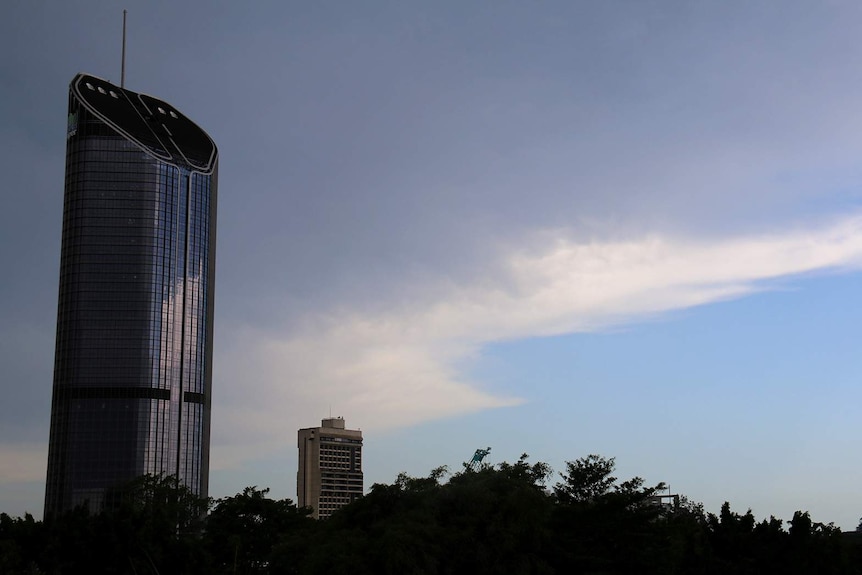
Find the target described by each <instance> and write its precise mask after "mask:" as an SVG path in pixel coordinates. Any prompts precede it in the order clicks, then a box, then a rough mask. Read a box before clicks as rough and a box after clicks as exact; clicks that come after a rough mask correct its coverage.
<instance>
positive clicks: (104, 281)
mask: <svg viewBox="0 0 862 575" xmlns="http://www.w3.org/2000/svg"><path fill="white" fill-rule="evenodd" d="M217 166H218V151H217V149H216V146H215V144H214V143H213V141H212V140H211V139H210V137H209V136H208V135H207V134H206V133H205V132H204V131H203V130H201V129H200V128H199V127H198V126H197V125H195V124H194V123H193V122H192V121H191V120H189V119H188V118H187V117H186V116H185V115H183V114H182V113H181V112H180V111H179V110H177V108H175V107H174V106H172V105H170V104H168V103H167V102H164V101H162V100H159V99H157V98H153V97H151V96H147V95H144V94H138V93H135V92H132V91H130V90H126V89H123V88H121V87H118V86H114V85H112V84H110V83H108V82H106V81H105V80H101V79H99V78H95V77H93V76H88V75H83V74H79V75H77V76H75V78H74V79H73V80H72V83H71V85H70V86H69V115H68V126H67V133H66V183H65V194H64V205H63V236H62V248H61V256H60V290H59V304H58V309H57V339H56V350H55V356H54V395H53V402H52V406H51V435H50V443H49V448H48V475H47V484H46V493H45V514H46V517H47V516H49V515H51V514H55V513H59V512H62V511H65V510H68V509H70V508H72V507H74V506H76V505H79V504H83V503H85V502H86V503H88V505H89V508H90V510H91V512H93V511H98V510H100V509H102V508H104V507H105V506H110V505H112V501H113V497H114V495H115V494H117V493H118V491H117V490H118V489H120V488H121V487H122V486H123V485H124V484H127V483H128V482H129V481H130V480H132V479H134V478H135V477H138V476H140V475H143V474H156V475H166V476H167V475H174V476H177V477H178V478H179V480H180V481H181V482H182V483H183V484H185V485H186V486H188V487H189V488H190V489H191V490H192V491H193V492H194V493H196V494H198V495H200V496H206V495H207V490H208V489H207V488H208V475H209V435H210V399H211V398H210V389H211V384H212V335H213V280H214V273H215V231H216V188H217V170H218V168H217Z"/></svg>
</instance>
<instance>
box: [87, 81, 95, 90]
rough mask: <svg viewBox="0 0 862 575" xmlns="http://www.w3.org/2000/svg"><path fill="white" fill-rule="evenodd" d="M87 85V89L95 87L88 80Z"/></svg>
mask: <svg viewBox="0 0 862 575" xmlns="http://www.w3.org/2000/svg"><path fill="white" fill-rule="evenodd" d="M87 87H88V88H89V89H91V90H95V88H94V87H93V85H92V84H91V83H89V82H87Z"/></svg>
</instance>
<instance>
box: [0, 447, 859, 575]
mask: <svg viewBox="0 0 862 575" xmlns="http://www.w3.org/2000/svg"><path fill="white" fill-rule="evenodd" d="M528 459H529V458H528V457H527V456H526V455H523V456H521V458H520V459H519V460H518V461H517V462H515V463H506V462H504V463H500V464H498V465H489V464H483V465H481V466H478V467H477V468H476V469H470V468H465V469H463V470H462V471H460V472H458V473H455V474H451V475H450V473H449V470H448V469H447V468H445V467H438V468H436V469H434V470H432V471H431V472H430V473H429V474H428V475H427V476H425V477H411V476H409V475H407V474H404V473H402V474H399V475H398V477H397V478H396V479H395V481H394V482H393V483H392V484H382V483H381V484H375V485H373V486H372V487H371V489H370V490H369V492H368V494H367V495H366V496H365V497H363V498H361V499H359V500H357V501H356V502H354V503H352V504H351V505H349V506H347V507H345V508H343V509H341V510H340V511H338V512H337V513H335V514H334V515H333V516H332V517H331V518H330V519H329V520H326V521H314V520H312V519H310V518H309V512H310V510H309V509H307V508H306V509H297V507H296V505H294V503H293V502H292V501H291V500H289V499H282V500H274V499H271V498H270V497H269V496H268V494H269V490H268V489H258V488H257V487H247V488H246V489H244V490H243V491H242V492H240V493H237V494H236V495H234V496H232V497H225V498H222V499H219V500H217V501H215V502H209V501H206V500H202V499H200V498H197V497H195V496H194V495H193V494H192V493H190V492H189V491H188V490H187V489H185V488H184V487H182V486H181V485H178V483H177V481H176V479H175V478H171V477H154V476H145V477H142V478H140V479H138V480H136V481H134V482H132V483H130V484H128V485H125V486H123V487H122V488H121V489H118V490H116V491H115V492H114V493H113V494H112V497H111V500H110V505H109V506H108V508H107V509H105V510H102V511H99V510H90V509H87V508H86V507H82V508H78V509H75V510H72V511H70V512H69V513H66V514H63V515H61V516H58V517H52V518H49V519H48V520H47V521H45V522H41V521H36V520H34V518H33V517H32V516H30V515H27V516H25V517H24V518H11V517H9V516H8V515H5V514H0V573H3V574H4V575H5V574H7V573H8V574H10V575H19V574H36V573H42V574H65V573H72V574H74V573H118V574H119V573H123V574H124V573H134V574H145V573H146V574H153V573H183V574H190V575H194V574H197V573H201V574H203V573H207V574H211V573H214V574H229V573H230V574H234V573H236V574H260V573H273V574H305V573H309V574H314V573H327V574H331V575H339V574H342V573H343V574H345V575H346V574H350V575H363V574H366V573H367V574H381V575H386V574H396V573H397V574H399V575H402V574H411V573H416V574H420V573H421V574H426V573H427V574H431V575H448V574H452V575H455V574H461V573H473V574H486V573H494V574H496V573H500V574H502V573H506V574H516V575H517V574H536V575H544V574H551V573H566V574H568V573H574V574H578V573H583V574H587V573H594V574H598V573H603V574H615V573H618V574H623V573H625V574H628V573H639V574H640V573H646V574H649V573H656V574H659V573H660V574H665V573H667V574H685V575H688V574H695V575H697V574H703V575H712V574H718V573H740V574H760V573H787V574H790V575H793V574H802V573H806V574H807V573H814V574H845V573H846V574H851V573H859V572H862V532H860V533H857V532H851V533H843V534H842V533H841V532H840V530H839V529H837V528H836V527H835V526H834V525H833V524H831V523H819V522H816V521H814V520H813V519H812V518H811V517H810V515H809V514H808V513H807V512H804V511H797V512H796V513H795V514H794V515H793V517H792V518H791V519H790V520H789V521H782V520H781V519H776V518H775V517H770V518H769V519H763V520H761V521H760V522H758V521H757V520H756V518H755V517H754V515H753V514H752V513H751V511H750V510H749V511H747V512H745V513H743V514H740V513H737V512H734V511H733V510H732V509H731V507H730V504H729V503H725V504H724V505H722V507H721V509H720V511H719V513H718V514H717V515H715V514H711V513H706V512H705V511H704V509H703V506H702V505H701V504H699V503H696V502H692V501H691V500H689V499H687V498H686V497H684V496H681V497H679V498H678V499H676V500H675V501H674V502H673V503H672V504H669V503H667V502H665V503H662V499H661V498H658V497H657V495H658V494H659V493H660V492H661V490H662V489H663V488H664V486H663V485H662V484H660V483H659V484H657V485H655V486H651V487H650V486H646V485H645V483H644V481H643V480H642V479H641V478H639V477H634V478H632V479H628V480H625V481H621V480H619V479H617V477H616V476H615V475H614V469H615V462H614V460H613V459H612V458H610V459H609V458H604V457H602V456H599V455H588V456H586V457H584V458H581V459H577V460H574V461H570V462H567V463H566V467H565V470H564V471H563V472H562V473H560V474H559V479H558V481H557V482H556V483H555V484H554V485H553V486H551V487H549V486H548V484H549V482H550V481H551V478H552V472H551V469H550V467H548V465H547V464H545V463H530V462H529V460H528ZM207 508H211V509H210V512H209V515H208V516H207V515H206V514H205V511H206V509H207Z"/></svg>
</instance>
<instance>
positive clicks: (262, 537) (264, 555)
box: [206, 486, 312, 573]
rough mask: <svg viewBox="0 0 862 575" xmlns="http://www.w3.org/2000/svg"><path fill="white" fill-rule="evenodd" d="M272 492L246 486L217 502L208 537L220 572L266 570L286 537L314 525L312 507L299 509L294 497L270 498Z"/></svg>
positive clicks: (261, 571)
mask: <svg viewBox="0 0 862 575" xmlns="http://www.w3.org/2000/svg"><path fill="white" fill-rule="evenodd" d="M268 493H269V489H268V488H266V489H258V488H257V487H256V486H254V487H246V488H245V489H244V490H243V491H242V492H241V493H237V494H236V495H234V496H233V497H224V498H222V499H219V500H218V501H216V502H215V507H214V508H213V510H212V512H211V513H210V515H209V518H208V519H207V529H206V540H207V545H208V548H209V551H210V554H211V556H212V557H213V560H214V563H215V569H216V570H217V572H221V573H264V572H266V570H267V566H268V565H269V564H270V563H271V561H272V554H273V550H274V549H275V547H276V545H277V544H278V543H279V541H280V540H281V539H282V538H284V537H286V536H288V535H289V534H291V533H294V532H296V531H297V530H301V529H303V528H305V527H306V526H307V527H311V525H310V523H312V520H311V519H309V518H308V515H309V513H310V509H307V508H305V509H297V507H296V505H295V504H294V503H293V501H291V500H290V499H278V500H277V499H270V498H269V497H267V494H268Z"/></svg>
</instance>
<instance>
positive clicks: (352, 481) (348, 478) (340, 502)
mask: <svg viewBox="0 0 862 575" xmlns="http://www.w3.org/2000/svg"><path fill="white" fill-rule="evenodd" d="M297 446H298V447H299V469H298V471H297V473H296V495H297V505H299V506H300V507H305V506H309V507H311V508H312V509H313V511H312V515H311V516H312V517H314V518H315V519H325V518H327V517H329V516H330V515H332V513H333V512H335V511H336V510H337V509H340V508H341V507H344V506H345V505H347V504H348V503H351V502H353V501H355V500H356V499H357V498H359V497H362V488H363V477H362V432H361V431H359V430H353V429H345V428H344V419H342V418H340V417H330V418H328V419H324V420H323V421H322V422H321V426H320V427H309V428H306V429H300V430H299V431H298V432H297Z"/></svg>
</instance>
